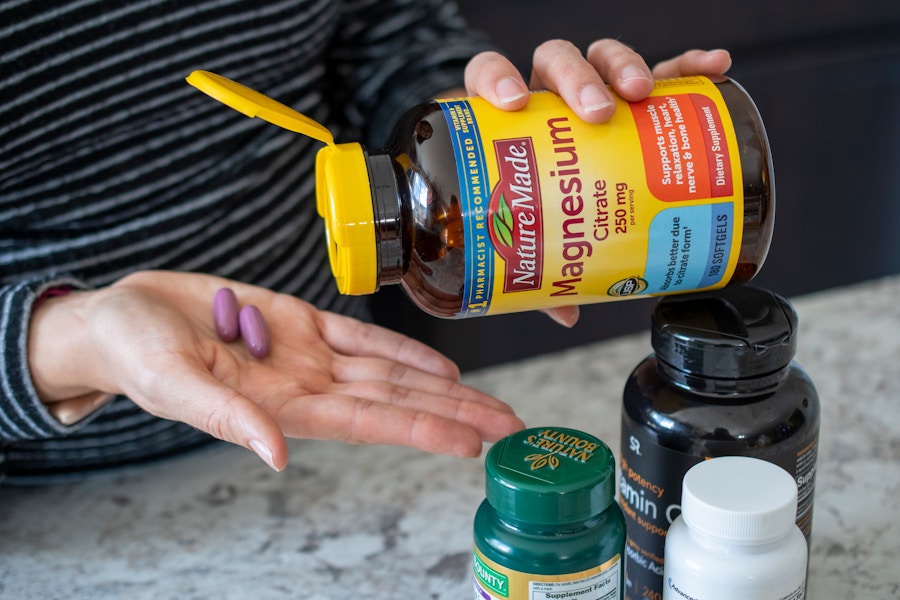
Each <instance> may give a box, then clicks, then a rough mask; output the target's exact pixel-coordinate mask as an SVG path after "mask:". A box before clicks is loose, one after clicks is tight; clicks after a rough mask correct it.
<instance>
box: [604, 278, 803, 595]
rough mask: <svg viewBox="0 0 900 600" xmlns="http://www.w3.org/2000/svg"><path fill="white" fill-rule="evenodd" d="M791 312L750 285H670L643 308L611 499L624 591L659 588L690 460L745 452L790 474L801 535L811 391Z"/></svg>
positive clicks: (784, 303) (783, 303)
mask: <svg viewBox="0 0 900 600" xmlns="http://www.w3.org/2000/svg"><path fill="white" fill-rule="evenodd" d="M797 323H798V319H797V313H796V311H795V310H794V308H793V307H792V306H791V304H790V303H789V302H788V301H787V300H785V299H784V298H782V297H780V296H778V295H777V294H774V293H772V292H769V291H767V290H763V289H760V288H756V287H752V286H738V287H729V288H725V289H722V290H717V291H714V292H708V293H701V294H690V295H684V296H670V297H667V298H664V299H662V300H661V301H660V302H659V304H658V305H657V306H656V308H655V310H654V312H653V317H652V328H651V343H652V346H653V349H654V351H655V352H654V354H652V355H651V356H649V357H648V358H647V359H645V360H644V361H643V362H641V364H639V365H638V366H637V368H636V369H635V370H634V371H633V372H632V373H631V376H630V377H629V378H628V381H627V383H626V385H625V390H624V405H623V412H622V447H621V476H620V481H619V494H620V504H621V506H622V509H623V510H624V512H625V519H626V521H627V523H628V546H627V548H626V588H625V597H626V598H630V599H632V600H636V599H640V598H661V597H662V592H663V564H664V563H663V561H664V556H663V552H664V548H665V542H666V533H667V531H668V529H669V526H670V525H671V524H672V523H673V521H675V519H676V518H677V517H678V516H679V514H680V512H681V492H682V479H683V477H684V475H685V473H687V471H688V470H689V469H690V468H691V467H693V466H694V465H695V464H697V463H699V462H702V461H704V460H705V459H708V458H713V457H719V456H748V457H753V458H759V459H763V460H765V461H768V462H771V463H774V464H777V465H778V466H780V467H782V468H783V469H784V470H785V471H787V472H788V473H789V474H790V475H791V476H792V477H793V478H794V479H795V480H796V482H797V488H798V494H799V498H798V504H797V510H796V523H797V525H798V526H799V527H800V530H801V531H802V532H803V534H804V535H805V536H806V539H807V541H808V540H809V536H810V531H811V528H812V513H813V493H814V488H815V474H816V455H817V447H818V435H819V399H818V395H817V394H816V390H815V387H814V386H813V383H812V381H811V380H810V378H809V377H808V376H807V375H806V373H805V372H804V371H803V369H802V368H801V367H800V365H798V364H797V363H796V362H794V360H793V358H794V355H795V353H796V349H797Z"/></svg>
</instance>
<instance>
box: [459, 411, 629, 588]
mask: <svg viewBox="0 0 900 600" xmlns="http://www.w3.org/2000/svg"><path fill="white" fill-rule="evenodd" d="M485 468H486V477H487V484H486V491H487V498H486V499H485V501H484V502H483V503H482V504H481V506H480V507H479V509H478V512H477V513H476V515H475V558H474V570H475V598H476V600H491V599H499V598H511V599H525V598H527V599H529V600H544V599H549V598H569V597H572V598H579V599H580V600H601V599H603V600H613V599H618V598H622V590H623V579H622V577H623V564H622V562H623V558H624V551H625V520H624V517H623V515H622V510H621V509H620V508H619V505H618V504H617V503H616V498H615V476H616V468H615V459H614V458H613V454H612V452H611V451H610V449H609V447H608V446H607V445H606V444H604V443H603V442H602V441H600V440H599V439H597V438H595V437H593V436H591V435H588V434H586V433H582V432H580V431H576V430H573V429H564V428H559V427H555V428H554V427H544V428H535V429H526V430H524V431H520V432H518V433H515V434H513V435H511V436H508V437H506V438H504V439H502V440H500V441H499V442H497V443H496V444H494V446H493V447H492V448H491V449H490V451H489V452H488V455H487V459H486V460H485Z"/></svg>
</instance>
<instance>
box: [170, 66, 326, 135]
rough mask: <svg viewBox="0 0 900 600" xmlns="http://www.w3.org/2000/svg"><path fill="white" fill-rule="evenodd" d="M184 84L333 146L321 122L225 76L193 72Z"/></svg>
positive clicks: (238, 109) (254, 115)
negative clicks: (186, 83)
mask: <svg viewBox="0 0 900 600" xmlns="http://www.w3.org/2000/svg"><path fill="white" fill-rule="evenodd" d="M187 82H188V83H189V84H191V85H192V86H194V87H195V88H197V89H198V90H200V91H201V92H203V93H204V94H206V95H207V96H210V97H212V98H215V99H216V100H218V101H219V102H221V103H222V104H224V105H226V106H230V107H231V108H233V109H234V110H236V111H238V112H240V113H243V114H245V115H247V116H248V117H259V118H260V119H262V120H263V121H268V122H269V123H272V124H273V125H278V126H279V127H281V128H282V129H287V130H288V131H294V132H296V133H302V134H303V135H305V136H308V137H311V138H313V139H315V140H319V141H320V142H324V143H326V144H329V145H331V144H334V136H333V135H331V132H330V131H329V130H328V128H327V127H325V126H324V125H322V124H321V123H319V122H317V121H314V120H313V119H310V118H309V117H307V116H306V115H304V114H301V113H299V112H297V111H296V110H294V109H293V108H291V107H289V106H287V105H285V104H282V103H281V102H278V101H277V100H273V99H272V98H269V97H268V96H266V95H264V94H260V93H259V92H257V91H256V90H252V89H250V88H248V87H247V86H245V85H243V84H240V83H238V82H236V81H232V80H230V79H228V78H227V77H222V76H221V75H216V74H215V73H210V72H209V71H194V72H193V73H191V74H190V75H188V78H187Z"/></svg>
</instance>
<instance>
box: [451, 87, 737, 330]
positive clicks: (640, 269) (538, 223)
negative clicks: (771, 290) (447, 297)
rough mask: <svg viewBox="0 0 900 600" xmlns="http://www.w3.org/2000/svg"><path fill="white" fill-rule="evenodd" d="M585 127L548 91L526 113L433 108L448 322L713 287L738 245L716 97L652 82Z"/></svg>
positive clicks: (731, 158)
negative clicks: (446, 252) (448, 282)
mask: <svg viewBox="0 0 900 600" xmlns="http://www.w3.org/2000/svg"><path fill="white" fill-rule="evenodd" d="M617 102H618V106H617V109H616V114H615V116H614V117H613V119H612V121H610V122H609V123H606V124H603V125H591V124H588V123H585V122H583V121H582V120H581V119H579V118H578V117H577V116H576V115H574V113H572V112H571V111H570V110H569V109H568V108H567V107H566V106H565V104H564V103H563V101H562V100H561V99H560V98H559V97H558V96H556V95H555V94H552V93H549V92H545V93H535V94H532V97H531V99H530V100H529V105H528V108H527V109H526V111H525V113H524V114H526V115H528V116H529V118H527V119H523V118H522V114H523V113H507V112H504V111H499V110H497V109H495V108H493V107H490V106H489V105H488V104H487V102H486V101H484V100H482V99H480V98H474V99H468V100H447V101H440V105H441V107H442V109H443V112H444V116H445V118H446V120H447V124H448V126H449V128H450V133H451V138H452V142H453V147H454V152H455V155H456V161H457V169H458V176H459V182H460V192H461V196H462V198H461V205H462V216H463V223H464V225H463V227H464V235H465V247H466V280H465V288H464V294H463V295H464V297H463V307H462V309H461V311H460V313H459V316H461V317H466V316H476V315H484V314H494V313H504V312H515V311H520V310H528V309H536V308H549V307H553V306H562V305H567V304H586V303H591V302H600V301H603V300H611V299H616V298H622V297H626V296H635V295H658V294H667V293H674V292H683V291H688V290H698V289H715V288H718V287H723V286H724V285H725V284H726V283H727V282H728V281H729V280H730V278H731V276H732V274H733V273H734V269H735V267H736V265H737V259H738V255H739V251H740V247H741V240H742V232H743V229H742V224H743V218H744V215H743V212H744V203H743V176H742V172H741V166H740V152H739V151H738V146H737V138H736V135H735V133H734V127H733V124H732V121H731V118H730V115H729V112H728V109H727V106H726V105H725V102H724V100H723V99H722V95H721V93H720V92H719V91H718V89H717V88H716V86H715V84H713V83H712V82H711V81H709V80H708V79H706V78H703V77H694V78H684V79H673V80H663V81H658V82H657V83H656V85H655V87H654V91H653V92H652V93H651V95H650V97H648V98H647V99H645V100H643V101H641V102H637V103H631V104H629V103H627V102H625V101H623V100H621V99H618V100H617Z"/></svg>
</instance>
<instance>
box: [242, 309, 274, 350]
mask: <svg viewBox="0 0 900 600" xmlns="http://www.w3.org/2000/svg"><path fill="white" fill-rule="evenodd" d="M240 323H241V335H242V336H244V343H246V344H247V349H248V350H250V354H252V355H253V356H255V357H256V358H265V357H266V356H268V355H269V352H270V351H271V350H272V339H271V338H270V337H269V328H268V326H267V325H266V320H265V319H264V318H263V315H262V313H261V312H260V310H259V309H258V308H256V307H255V306H253V305H252V304H250V305H247V306H245V307H244V308H242V309H241V313H240Z"/></svg>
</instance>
